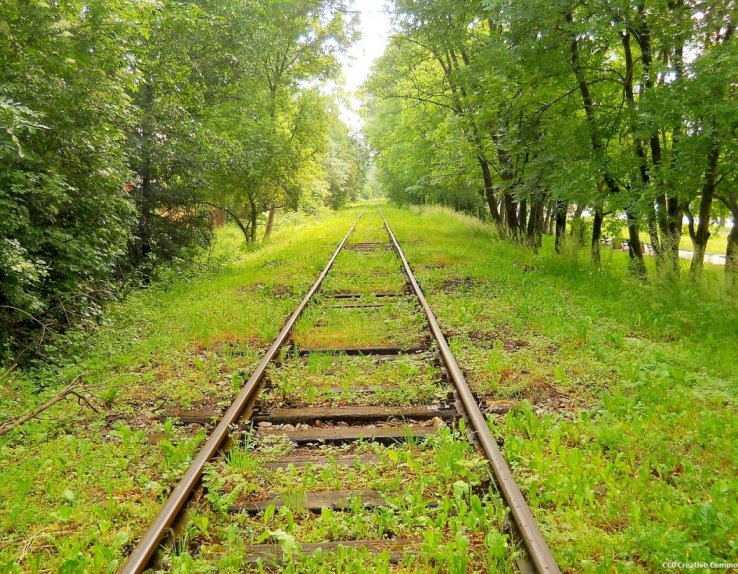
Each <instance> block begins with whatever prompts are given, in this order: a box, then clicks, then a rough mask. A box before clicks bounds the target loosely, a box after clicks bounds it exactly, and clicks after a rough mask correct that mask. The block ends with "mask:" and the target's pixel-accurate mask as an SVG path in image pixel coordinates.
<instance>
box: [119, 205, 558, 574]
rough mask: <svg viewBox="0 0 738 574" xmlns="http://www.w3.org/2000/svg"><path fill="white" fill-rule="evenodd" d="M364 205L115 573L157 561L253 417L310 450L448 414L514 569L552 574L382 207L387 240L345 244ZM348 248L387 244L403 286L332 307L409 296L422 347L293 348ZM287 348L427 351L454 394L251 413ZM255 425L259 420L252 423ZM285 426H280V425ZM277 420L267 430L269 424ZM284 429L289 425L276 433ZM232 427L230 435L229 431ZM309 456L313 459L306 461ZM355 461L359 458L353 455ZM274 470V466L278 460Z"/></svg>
mask: <svg viewBox="0 0 738 574" xmlns="http://www.w3.org/2000/svg"><path fill="white" fill-rule="evenodd" d="M365 211H366V210H363V211H362V212H361V213H360V214H359V216H358V217H357V219H356V221H354V223H353V224H352V225H351V227H350V229H349V230H348V232H347V233H346V235H345V236H344V237H343V239H342V240H341V242H340V243H339V244H338V246H337V248H336V250H335V251H334V253H333V255H332V256H331V258H330V259H329V260H328V263H327V264H326V266H325V268H324V269H323V271H322V272H321V273H320V275H319V276H318V278H317V279H316V280H315V283H313V285H312V287H311V288H310V289H309V291H308V292H307V294H306V295H305V296H304V297H303V299H302V301H301V302H300V303H299V305H298V306H297V308H296V309H295V311H294V312H293V313H292V315H291V316H290V317H289V319H288V320H287V322H286V323H285V325H284V327H283V328H282V330H281V331H280V332H279V334H278V335H277V337H276V339H275V340H274V341H273V343H272V344H271V346H270V347H269V349H268V350H267V351H266V353H265V354H264V356H263V357H262V359H261V361H260V362H259V363H258V365H257V366H256V368H255V370H254V371H253V373H252V374H251V376H250V378H249V379H248V381H247V382H246V383H245V384H244V385H243V387H242V388H241V390H240V392H239V394H238V396H237V397H236V399H235V400H234V401H233V403H232V404H231V406H230V407H229V408H228V410H227V411H226V412H225V414H223V415H222V417H221V418H220V420H219V422H218V424H217V426H216V427H215V428H214V429H213V431H212V432H211V433H210V435H209V437H208V439H207V440H206V441H205V443H204V445H203V446H202V448H201V449H200V450H199V452H198V453H197V454H196V455H195V457H194V459H193V460H192V463H191V464H190V466H189V468H188V469H187V470H186V472H185V473H184V475H183V476H182V478H181V479H180V481H179V483H178V484H177V486H176V487H175V488H174V490H173V491H172V493H171V494H170V496H169V498H168V499H167V501H166V503H165V504H164V506H163V507H162V508H161V510H160V511H159V513H158V515H157V516H156V518H155V519H154V521H153V522H152V523H151V525H150V526H149V528H148V530H147V531H146V533H145V534H144V536H143V537H142V538H141V539H140V540H139V542H138V544H137V545H136V547H135V548H134V549H133V551H132V552H131V554H130V555H129V557H128V559H127V561H126V563H125V564H124V565H123V567H122V569H121V572H123V573H125V574H132V573H139V572H142V571H143V570H145V569H146V568H147V567H149V566H150V562H151V560H152V558H153V557H154V554H155V552H156V550H157V549H158V548H159V546H160V544H161V543H162V541H163V540H164V539H165V538H166V537H167V536H168V535H169V534H170V533H171V529H172V528H173V527H174V525H175V524H176V522H177V520H178V517H180V514H181V513H182V511H183V509H184V508H185V507H186V506H187V504H188V502H189V501H190V499H191V497H192V495H193V493H194V492H195V490H196V489H197V488H198V486H199V485H200V483H201V480H202V478H203V472H204V470H205V468H206V465H208V464H209V463H210V462H211V461H213V460H215V459H217V457H218V456H219V455H222V454H223V453H224V452H225V451H227V449H228V448H230V446H231V445H232V444H233V442H234V440H236V437H237V435H238V434H239V433H241V432H249V431H247V430H245V429H249V428H250V429H251V432H254V429H255V428H256V427H254V426H253V425H254V424H255V423H256V422H257V421H258V423H260V424H261V425H263V427H260V429H259V432H261V430H262V428H263V430H264V431H270V433H271V434H276V435H280V436H281V437H286V439H289V440H292V441H294V442H295V443H298V444H302V445H307V447H308V448H309V447H310V446H311V445H315V444H317V443H344V444H345V443H351V442H355V441H357V440H368V441H375V442H380V443H392V442H393V441H402V440H404V439H406V438H407V437H408V435H417V436H418V437H422V436H428V435H430V434H433V433H434V432H435V431H436V427H434V426H427V425H426V426H415V427H412V426H411V427H408V426H404V427H398V426H396V425H394V426H393V425H389V424H387V425H386V426H384V425H385V424H386V423H388V421H390V420H391V421H397V420H400V421H410V422H413V421H415V422H417V421H418V420H421V421H426V423H427V422H428V421H427V419H431V418H433V420H434V421H440V420H441V419H443V422H444V423H449V424H451V425H453V424H454V421H455V420H458V419H459V418H462V419H464V421H465V422H466V425H465V427H466V431H467V436H468V438H469V440H470V441H471V442H472V443H473V444H474V445H475V446H476V448H477V449H478V450H480V451H481V453H482V454H483V455H484V457H485V458H486V459H487V461H488V463H489V467H490V469H491V471H492V475H493V476H494V480H495V483H496V485H497V489H498V491H499V493H500V495H501V496H502V498H503V500H504V503H505V505H506V506H507V508H508V509H509V516H510V518H511V521H512V524H513V528H512V534H513V536H514V537H515V538H517V539H518V540H520V541H521V542H522V544H523V546H524V548H525V551H526V554H527V560H522V561H518V568H520V569H521V570H526V569H528V570H529V569H530V568H532V569H533V571H535V572H539V573H557V572H559V569H558V567H557V565H556V562H555V561H554V559H553V556H552V554H551V552H550V550H549V548H548V546H547V544H546V542H545V540H544V538H543V536H542V534H541V532H540V530H539V528H538V526H537V524H536V522H535V519H534V517H533V515H532V513H531V511H530V509H529V508H528V505H527V503H526V501H525V499H524V497H523V495H522V493H521V491H520V489H519V487H518V485H517V483H516V482H515V479H514V477H513V475H512V472H511V471H510V468H509V467H508V465H507V463H506V461H505V459H504V457H503V455H502V452H501V451H500V448H499V447H498V444H497V441H496V439H495V438H494V437H493V436H492V434H491V432H490V430H489V428H488V426H487V423H486V420H485V417H484V415H483V414H482V412H481V410H480V409H479V406H478V404H477V401H476V399H475V398H474V396H473V395H472V391H471V390H470V388H469V386H468V385H467V383H466V381H465V379H464V376H463V374H462V372H461V369H460V368H459V366H458V364H457V363H456V360H455V358H454V356H453V354H452V352H451V350H450V348H449V345H448V343H447V341H446V338H445V336H444V335H443V333H442V331H441V328H440V327H439V324H438V321H437V320H436V318H435V316H434V314H433V311H432V310H431V308H430V306H429V304H428V302H427V300H426V298H425V296H424V295H423V292H422V291H421V289H420V286H419V284H418V282H417V280H416V279H415V276H414V275H413V272H412V270H411V268H410V265H409V263H408V261H407V259H406V257H405V254H404V253H403V251H402V248H401V247H400V245H399V243H398V241H397V239H396V238H395V236H394V234H393V232H392V230H391V228H390V226H389V224H388V222H387V220H386V218H385V216H384V214H383V213H382V211H381V209H380V210H379V215H380V217H381V220H382V223H383V226H384V229H385V230H386V233H387V235H388V236H389V243H386V242H358V243H354V244H351V245H349V240H350V238H351V236H352V233H354V231H355V229H356V226H357V225H358V224H359V222H360V220H361V218H362V216H363V215H364V213H365ZM347 246H348V247H351V248H352V250H353V251H356V252H358V253H369V252H372V251H374V250H381V249H387V248H390V249H391V250H393V251H394V252H395V254H396V255H397V257H398V258H399V260H400V262H401V267H402V270H403V272H404V274H405V276H406V284H405V286H404V288H403V289H402V290H401V291H400V292H394V293H393V292H375V293H372V294H371V302H370V303H366V302H363V299H362V296H361V294H360V293H354V292H350V291H349V292H339V293H333V294H332V295H328V296H329V297H332V298H333V299H334V300H335V301H339V302H342V303H345V304H341V305H340V306H336V307H334V309H339V308H341V309H359V310H360V309H362V308H364V309H371V310H375V308H381V307H382V303H381V302H380V301H384V300H390V299H392V298H396V297H403V296H404V297H410V298H412V297H414V299H415V301H416V303H417V304H418V305H419V306H420V308H421V309H422V312H423V314H424V315H425V320H426V323H427V325H426V326H427V328H428V330H429V331H430V337H429V338H428V340H427V341H426V342H424V343H423V344H420V345H418V344H406V345H399V346H398V345H394V346H392V345H380V346H377V345H371V346H367V345H365V346H362V345H355V346H350V347H346V346H343V347H341V348H313V349H311V348H300V349H295V345H294V340H293V337H294V331H295V326H296V325H297V323H298V320H299V319H300V318H301V316H303V314H304V312H305V310H306V309H307V308H308V307H309V306H310V304H311V302H313V301H314V299H315V298H316V295H318V294H319V293H320V290H321V286H322V285H323V283H324V280H325V279H326V277H327V276H328V275H329V272H330V271H331V269H332V267H333V266H334V263H335V262H336V260H337V258H338V257H339V254H341V252H342V251H343V250H344V249H345V248H347ZM285 349H286V350H287V352H288V353H292V354H294V355H300V356H303V357H305V356H307V355H309V354H311V353H328V354H330V355H335V354H339V355H342V356H360V357H370V356H376V357H377V358H382V359H391V358H392V357H393V356H401V355H403V354H405V355H407V354H412V353H416V354H417V356H419V357H420V356H421V353H425V354H423V355H422V356H427V353H433V355H434V356H435V360H436V361H438V362H439V364H440V366H441V369H442V373H443V378H444V379H445V384H450V386H451V387H450V389H449V390H450V393H449V398H451V399H452V403H451V405H450V406H449V405H448V404H443V402H441V404H437V405H430V406H427V405H423V406H409V407H407V406H406V407H398V406H393V407H384V406H381V405H377V406H369V407H352V406H343V407H341V406H339V407H334V408H320V407H317V408H315V407H313V408H294V409H289V408H288V409H285V408H278V409H270V410H269V411H267V412H264V413H256V414H255V413H254V411H255V405H257V400H258V399H259V397H260V395H261V394H262V392H263V391H264V388H265V386H266V385H267V384H268V378H269V369H270V367H272V368H273V367H274V366H275V365H276V366H277V368H278V366H279V363H280V359H281V356H283V355H284V351H285ZM320 421H332V422H336V421H338V424H339V425H340V426H329V427H328V428H325V425H320V426H317V425H318V424H320ZM347 422H351V423H359V424H361V423H362V422H363V423H367V422H370V423H372V422H373V423H377V424H370V425H366V426H355V425H351V426H349V425H348V424H347ZM258 423H257V424H258ZM284 423H287V424H286V425H284V426H283V427H282V426H280V425H282V424H284ZM289 423H303V424H298V425H297V430H294V428H295V425H294V424H289ZM304 423H312V424H313V426H310V425H306V424H304ZM273 425H274V427H273V428H271V427H272V426H273ZM281 428H284V429H288V430H280V429H281ZM234 429H236V430H235V432H234ZM308 452H310V453H311V454H310V455H308V456H301V457H292V458H288V459H285V460H287V461H288V462H285V463H282V466H281V467H282V468H284V467H285V466H286V465H287V464H297V465H301V466H306V465H307V464H312V463H315V464H318V463H319V461H320V457H319V456H318V455H319V454H320V453H319V452H318V451H315V452H314V453H313V452H312V451H309V450H308ZM342 458H343V459H351V457H342ZM312 459H314V460H312ZM354 459H355V460H356V461H357V462H359V461H360V460H361V459H360V457H354ZM343 464H347V465H348V464H351V462H349V461H346V460H345V461H344V462H343ZM276 467H279V465H277V466H276ZM349 495H350V492H348V491H340V492H328V493H323V496H320V495H318V496H313V497H312V498H311V500H303V501H302V502H303V504H304V506H305V507H306V508H308V509H309V510H313V511H316V510H317V511H320V509H321V508H322V507H328V508H333V509H336V508H338V509H347V508H348V507H349V506H350V505H351V500H349V498H348V496H349ZM361 497H362V499H363V500H360V501H359V502H360V503H361V502H363V503H364V504H365V505H370V504H381V497H380V499H379V500H375V498H377V497H374V495H373V494H372V493H368V492H363V493H362V494H361ZM262 502H263V503H262V504H252V505H251V506H252V507H253V508H251V509H250V511H252V512H259V511H263V510H264V509H265V507H266V506H267V505H268V504H275V503H276V504H279V503H280V502H279V499H278V498H272V499H271V500H267V501H262ZM344 544H345V545H346V546H349V547H351V546H353V547H356V546H363V547H365V548H368V549H369V550H370V551H372V550H376V551H388V552H391V553H392V554H393V555H399V556H401V554H402V551H403V546H405V545H407V544H410V542H409V541H406V540H396V541H392V540H376V541H366V540H364V541H358V542H357V541H346V542H345V543H344ZM338 545H341V543H340V542H338V543H336V542H333V543H325V544H311V545H305V547H304V548H303V550H304V551H308V550H309V549H311V548H312V549H313V550H314V549H318V548H320V549H323V550H335V549H336V547H337V546H338ZM249 548H250V549H251V556H250V558H252V559H254V560H255V559H257V558H260V559H263V560H265V561H267V562H268V561H269V559H272V558H273V559H275V560H277V561H278V557H279V555H280V551H279V545H276V544H274V545H267V544H262V545H252V546H250V547H249Z"/></svg>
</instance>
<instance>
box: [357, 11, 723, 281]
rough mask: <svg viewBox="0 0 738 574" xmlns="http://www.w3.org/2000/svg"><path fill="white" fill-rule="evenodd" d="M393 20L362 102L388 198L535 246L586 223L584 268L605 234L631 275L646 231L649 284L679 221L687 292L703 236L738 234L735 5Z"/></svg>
mask: <svg viewBox="0 0 738 574" xmlns="http://www.w3.org/2000/svg"><path fill="white" fill-rule="evenodd" d="M393 6H394V20H395V26H396V28H397V32H398V33H397V34H396V35H395V36H394V37H393V39H392V41H391V43H390V46H389V48H388V49H387V51H386V53H385V55H384V57H383V58H382V59H381V60H380V61H379V62H378V64H377V65H376V66H375V68H374V70H373V74H372V77H371V79H370V80H369V82H368V83H367V86H366V100H367V111H366V115H367V120H368V129H367V136H368V138H369V142H370V144H371V146H372V147H373V148H374V150H375V152H376V154H377V162H378V168H379V177H380V180H381V181H382V183H383V185H384V186H385V187H386V189H387V191H388V193H389V194H390V196H391V197H393V198H395V199H397V200H398V201H401V202H411V203H421V202H425V201H429V200H430V201H438V202H441V203H443V204H446V205H450V206H453V207H455V208H457V209H461V210H464V211H468V212H472V213H480V211H481V210H483V209H484V212H485V214H486V217H487V218H489V219H490V220H492V221H494V222H495V223H496V224H497V226H498V228H499V229H500V232H501V234H503V235H504V236H507V237H510V238H511V239H513V240H516V241H527V242H529V243H530V244H531V245H533V246H537V245H539V244H540V240H541V239H540V237H541V233H542V232H543V231H544V230H545V229H546V228H547V227H549V225H548V222H549V221H551V222H553V221H555V222H556V223H557V225H556V227H557V232H556V235H557V246H558V245H559V239H561V238H562V237H563V229H564V226H565V225H566V221H567V218H566V214H567V211H568V210H572V211H573V212H574V216H575V222H576V227H577V230H578V231H577V233H578V234H579V235H581V234H582V232H583V229H584V227H583V220H582V214H583V213H588V214H591V218H590V219H589V220H588V225H589V226H590V227H591V230H592V231H591V248H592V257H593V260H594V261H595V263H598V262H599V245H600V239H601V235H602V229H603V225H607V226H608V227H610V228H616V227H618V226H623V227H625V228H627V232H628V238H629V251H630V254H631V263H632V269H633V271H634V272H635V273H637V274H640V275H643V274H645V272H646V271H645V266H644V263H643V255H644V246H643V245H642V243H643V242H642V240H641V232H642V231H644V232H646V233H647V236H648V238H649V242H650V246H651V249H652V250H653V251H654V252H655V254H656V256H657V258H658V262H659V267H660V269H662V270H664V271H665V272H669V271H670V272H675V271H677V270H678V246H679V240H680V238H681V235H682V221H683V219H684V218H686V219H687V220H689V221H690V225H689V230H690V235H691V238H692V242H693V245H694V252H695V255H694V257H693V260H692V264H691V273H692V275H693V276H694V277H697V276H699V274H700V272H701V269H702V265H703V261H704V254H705V249H706V245H707V240H708V238H709V237H710V233H711V225H712V224H713V223H714V221H715V218H716V217H720V219H721V220H724V218H723V217H721V216H720V214H721V213H724V210H725V209H726V208H727V210H728V211H729V212H730V213H731V214H732V218H733V220H734V221H736V218H737V217H738V211H737V210H736V209H735V208H736V205H737V204H736V199H735V197H736V191H735V169H734V165H735V161H734V157H735V153H736V144H737V143H738V139H737V138H736V127H737V126H738V111H737V110H738V106H736V85H737V84H736V74H738V67H737V66H736V56H738V51H737V50H736V44H735V41H734V29H735V25H736V17H737V16H738V14H736V7H735V4H734V3H733V2H722V1H716V2H709V3H705V2H686V1H682V0H673V1H671V0H670V1H668V2H649V1H645V0H638V1H635V2H622V1H620V0H615V1H610V0H605V1H599V0H598V1H591V2H590V1H586V2H572V1H570V0H558V1H555V2H542V1H541V2H539V1H534V2H519V1H514V0H463V1H461V2H458V1H453V2H452V1H446V0H443V1H436V0H433V1H430V0H397V1H396V2H394V4H393ZM429 155H432V156H433V158H434V161H433V162H430V163H429V162H428V157H429ZM718 202H720V203H721V204H722V207H718V206H717V203H718ZM737 228H738V226H735V225H734V226H733V228H732V232H731V233H730V235H729V239H728V251H727V253H726V256H727V265H726V275H727V277H728V281H729V283H731V284H733V285H735V284H736V276H737V275H738V257H737V253H738V249H737V246H738V244H737V243H736V240H738V229H737Z"/></svg>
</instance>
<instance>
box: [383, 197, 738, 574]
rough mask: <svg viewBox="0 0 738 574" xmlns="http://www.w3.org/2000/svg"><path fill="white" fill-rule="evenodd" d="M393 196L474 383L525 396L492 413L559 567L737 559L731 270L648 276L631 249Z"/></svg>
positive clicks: (415, 259) (603, 568)
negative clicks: (559, 244)
mask: <svg viewBox="0 0 738 574" xmlns="http://www.w3.org/2000/svg"><path fill="white" fill-rule="evenodd" d="M385 211H386V213H387V215H388V218H389V220H390V223H391V225H392V226H393V229H394V231H395V233H396V235H397V236H398V239H399V241H400V242H401V243H404V245H405V247H404V250H405V252H406V254H407V256H408V259H409V260H410V264H411V266H413V268H414V269H415V270H416V272H417V276H418V278H419V280H420V283H421V285H422V286H423V287H424V289H425V292H426V294H427V296H428V299H429V301H430V303H431V305H432V307H433V308H434V309H435V311H436V312H437V315H438V317H439V320H440V321H441V324H442V328H443V329H444V330H445V331H446V332H447V333H448V334H449V339H450V344H451V347H452V348H453V349H454V350H455V351H456V352H457V354H458V359H459V363H460V365H461V367H462V369H464V371H465V373H466V374H467V377H468V379H469V380H470V382H471V384H472V385H473V386H475V387H476V388H477V390H478V391H480V392H481V393H483V394H484V395H486V397H487V398H488V399H489V400H491V401H492V400H497V399H501V398H513V399H516V400H517V401H518V406H517V407H516V408H515V409H513V411H512V412H511V413H510V414H509V415H507V416H506V417H504V418H503V417H497V418H496V422H495V423H494V424H492V427H491V428H492V429H493V431H494V432H495V433H496V434H497V435H499V436H501V437H504V439H505V446H504V451H505V454H506V456H507V458H508V460H509V461H510V463H511V466H512V467H513V469H514V471H515V474H516V476H517V478H518V480H519V481H520V483H521V485H522V488H523V491H524V493H525V494H526V496H527V498H528V500H529V501H530V503H531V506H532V507H533V511H534V513H535V515H536V517H537V518H538V520H539V521H540V523H541V524H542V527H543V530H544V533H545V535H546V537H547V539H548V540H549V542H550V544H551V547H552V549H553V551H554V554H555V555H556V556H557V559H558V560H559V562H560V564H561V565H562V567H563V569H564V570H565V571H569V572H614V571H618V572H619V571H628V572H630V571H632V572H652V571H660V570H661V566H660V565H661V563H662V562H663V561H666V560H677V561H681V562H689V561H698V562H699V561H707V562H709V561H711V560H712V561H730V560H734V559H735V556H736V555H737V553H738V520H736V516H738V503H737V502H736V501H737V500H738V497H737V496H736V493H738V479H737V478H736V476H738V472H736V471H737V470H738V464H737V463H736V460H738V446H737V445H736V442H735V440H733V437H734V436H735V435H736V432H738V417H736V403H737V401H736V395H737V392H736V391H738V377H736V373H735V365H736V364H738V347H737V346H736V344H735V341H736V340H738V308H737V306H736V301H735V300H734V299H728V298H726V297H725V296H724V294H723V293H722V276H721V275H722V270H721V269H719V268H714V267H712V266H708V269H707V270H706V275H705V279H704V281H703V283H702V284H700V285H697V286H695V285H692V284H690V283H688V282H686V281H685V282H684V283H683V284H678V285H668V284H663V283H661V282H659V281H658V280H652V281H653V282H652V283H647V284H642V283H640V282H638V281H636V280H633V279H630V278H628V277H627V275H626V273H627V271H626V270H627V254H625V253H612V254H611V255H610V256H608V257H607V258H606V265H605V267H604V268H603V269H602V270H594V269H592V268H591V267H590V266H589V264H588V262H587V259H586V253H585V252H582V253H576V252H573V253H569V254H567V255H566V256H563V257H561V256H555V255H553V254H552V253H551V250H550V245H549V244H548V242H547V243H546V246H545V248H544V249H543V250H542V252H541V254H539V255H535V254H533V253H532V252H530V251H528V250H526V249H523V248H518V247H515V246H513V245H510V244H507V243H501V242H495V241H493V240H492V239H491V237H490V236H489V235H490V232H487V231H485V230H484V229H483V228H480V227H479V225H478V224H476V223H471V222H470V221H469V220H468V219H467V218H464V217H460V216H458V215H455V214H453V213H451V212H449V211H446V210H439V209H425V210H422V212H420V214H418V212H417V211H416V212H415V215H411V214H409V213H408V212H407V211H400V210H397V209H392V208H388V209H386V210H385ZM431 236H432V237H433V242H432V243H431V242H429V241H424V240H425V239H426V238H428V237H431ZM409 240H420V242H419V243H411V242H409ZM648 263H649V266H650V268H651V271H653V262H652V261H649V262H648ZM654 275H655V274H654V273H652V275H651V276H652V277H653V276H654ZM450 276H454V277H456V278H459V279H460V281H450ZM698 571H699V570H698Z"/></svg>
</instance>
